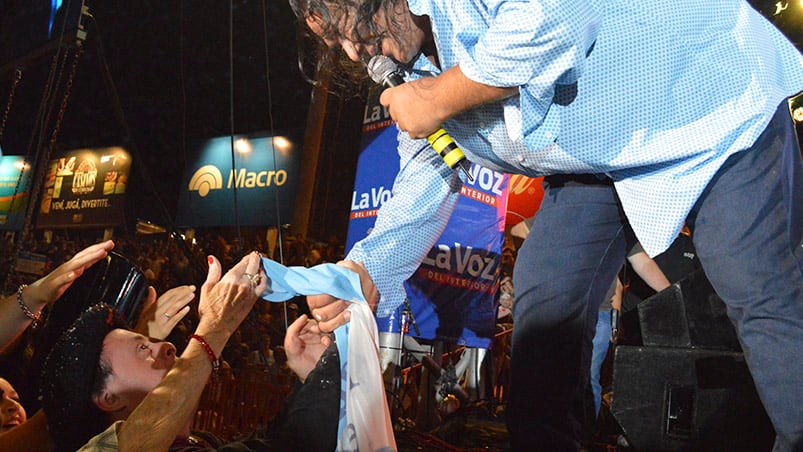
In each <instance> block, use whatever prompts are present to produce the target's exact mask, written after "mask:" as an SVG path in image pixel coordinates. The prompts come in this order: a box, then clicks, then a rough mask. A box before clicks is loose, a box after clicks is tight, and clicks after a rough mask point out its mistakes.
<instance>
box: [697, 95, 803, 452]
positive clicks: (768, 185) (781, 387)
mask: <svg viewBox="0 0 803 452" xmlns="http://www.w3.org/2000/svg"><path fill="white" fill-rule="evenodd" d="M689 226H690V227H691V228H692V231H693V234H692V238H693V241H694V245H695V247H697V252H698V256H699V258H700V262H701V263H702V265H703V268H704V269H705V273H706V275H707V276H708V279H709V280H710V281H711V284H712V286H713V287H714V289H715V290H716V292H717V294H718V295H719V296H720V297H722V299H723V300H724V301H725V303H726V304H727V306H728V317H729V318H730V319H731V321H732V322H733V324H734V325H735V327H736V332H737V333H738V336H739V341H740V343H741V345H742V350H743V351H744V357H745V361H746V362H747V366H748V368H749V369H750V374H751V375H752V376H753V380H754V381H755V384H756V390H757V391H758V395H759V398H760V399H761V402H762V403H763V405H764V408H765V409H766V410H767V414H768V415H769V417H770V420H771V421H772V424H773V427H775V431H776V433H777V437H776V441H775V448H774V449H773V450H774V451H776V452H780V451H792V450H795V451H800V450H803V351H802V350H803V165H802V164H801V155H800V147H799V145H798V143H797V137H796V135H795V130H794V124H793V123H792V121H791V119H790V118H789V111H788V107H787V106H786V103H785V102H784V103H783V104H782V105H781V106H780V107H779V108H778V111H777V113H776V116H775V118H774V119H773V121H772V122H771V123H770V125H769V126H768V127H767V129H766V130H765V131H764V133H763V134H762V135H761V137H760V138H759V139H758V141H757V142H756V143H755V144H754V145H753V147H752V148H751V150H749V151H747V152H740V153H738V154H735V155H733V156H731V157H730V158H729V159H728V161H726V162H725V165H724V166H723V167H722V168H721V169H720V170H719V172H717V174H716V176H715V177H714V179H713V180H712V181H711V182H710V183H709V184H708V186H707V187H706V189H705V191H704V192H703V194H702V195H701V197H700V199H699V200H698V201H697V204H696V205H695V206H694V208H693V209H692V212H691V214H690V216H689Z"/></svg>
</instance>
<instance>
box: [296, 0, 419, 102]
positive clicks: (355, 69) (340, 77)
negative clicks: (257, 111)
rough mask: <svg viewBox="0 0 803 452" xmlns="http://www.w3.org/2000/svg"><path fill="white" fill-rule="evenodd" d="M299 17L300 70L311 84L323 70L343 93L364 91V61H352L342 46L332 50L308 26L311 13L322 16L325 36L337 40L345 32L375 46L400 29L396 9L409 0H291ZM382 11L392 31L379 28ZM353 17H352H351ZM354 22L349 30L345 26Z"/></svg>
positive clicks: (358, 41) (334, 86) (352, 38)
mask: <svg viewBox="0 0 803 452" xmlns="http://www.w3.org/2000/svg"><path fill="white" fill-rule="evenodd" d="M288 1H289V3H290V7H291V8H292V9H293V12H294V13H295V15H296V18H297V19H298V22H299V23H298V33H297V42H298V46H299V49H298V58H299V69H300V70H301V72H302V74H304V77H305V78H306V79H307V80H308V81H310V82H311V83H316V80H317V78H319V77H320V76H321V74H322V73H323V71H329V73H331V76H332V78H331V80H330V82H329V83H330V86H331V87H332V88H334V89H333V90H335V91H339V92H340V94H342V93H343V91H344V89H345V90H349V88H350V90H351V91H358V92H362V90H363V88H365V87H366V86H368V84H369V83H370V79H369V78H368V76H367V73H366V71H365V66H364V63H367V61H363V62H354V61H351V60H349V59H348V58H347V57H346V56H345V55H344V53H343V52H342V51H341V50H340V49H339V48H335V49H330V48H329V47H328V46H327V45H326V44H325V43H324V41H323V39H322V38H321V37H320V36H317V35H315V34H314V33H312V32H311V31H310V29H309V28H308V27H307V23H306V19H307V18H308V17H310V16H316V17H318V18H320V23H321V25H322V27H323V33H324V35H325V37H326V38H329V39H333V40H338V39H339V38H341V37H343V34H344V33H345V34H346V35H347V36H348V39H349V40H351V41H353V42H355V43H358V44H363V45H366V46H367V45H376V44H378V43H379V42H381V38H382V37H383V36H385V35H386V34H388V33H391V34H392V33H393V32H394V31H396V30H400V29H401V25H400V24H399V23H397V22H396V20H395V14H393V9H394V8H395V7H397V6H398V5H401V4H402V2H404V1H406V0H288ZM379 11H384V12H385V16H386V17H388V18H391V19H390V20H391V22H390V24H389V25H390V26H389V28H390V30H380V29H379V28H378V27H377V24H376V22H375V20H374V18H375V16H376V14H377V13H378V12H379ZM352 19H353V20H352ZM349 22H351V27H350V29H349V30H344V28H345V27H344V25H343V24H346V23H349Z"/></svg>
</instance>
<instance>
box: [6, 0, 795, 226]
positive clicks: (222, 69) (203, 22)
mask: <svg viewBox="0 0 803 452" xmlns="http://www.w3.org/2000/svg"><path fill="white" fill-rule="evenodd" d="M712 1H717V0H712ZM751 3H753V4H754V5H755V6H756V7H757V8H758V9H759V10H760V11H761V12H762V13H763V14H764V15H765V16H767V17H770V18H771V20H772V21H773V22H774V23H775V24H776V25H777V26H778V27H779V28H781V30H782V31H784V32H785V33H786V34H787V36H789V37H790V39H792V40H793V41H795V42H796V43H797V44H798V46H799V47H800V46H801V42H803V5H800V4H799V2H795V1H789V2H786V1H782V2H775V1H770V0H753V1H752V2H751ZM87 4H88V5H89V9H90V12H91V15H92V16H93V17H94V20H87V21H86V22H85V27H86V30H87V33H88V38H87V40H86V42H85V44H84V49H85V51H84V55H83V57H82V58H81V59H80V61H79V62H78V66H77V71H76V76H75V81H74V84H73V88H72V96H71V97H70V99H69V103H68V106H67V110H66V112H65V115H64V119H63V123H62V126H61V128H60V130H59V134H58V140H57V144H56V150H55V152H59V151H61V150H69V149H75V148H83V147H102V146H117V145H122V146H125V147H126V148H128V149H129V151H130V152H132V154H134V155H133V156H134V159H135V160H136V159H139V161H140V162H141V163H142V165H139V166H137V165H135V167H134V169H133V171H132V174H131V179H130V181H129V187H130V189H129V192H128V201H127V212H126V214H127V222H128V226H129V227H130V225H132V224H133V222H135V221H136V219H138V218H142V219H147V220H152V221H154V222H157V223H158V222H162V216H163V212H165V211H166V212H171V213H172V212H175V209H176V202H177V197H178V190H179V185H180V182H181V177H182V175H183V169H184V167H185V164H186V163H187V160H188V156H192V155H193V152H194V150H195V149H196V148H197V146H198V145H199V144H200V143H202V142H203V141H204V140H206V139H208V138H211V137H216V136H222V135H228V134H229V133H230V132H232V130H233V132H234V133H251V132H258V131H270V130H271V128H273V129H275V130H282V129H291V128H303V127H304V125H305V121H306V117H307V112H308V109H309V101H310V92H311V86H310V85H309V84H307V83H306V82H305V81H304V79H303V78H302V77H301V74H300V72H299V70H298V67H297V62H298V58H297V43H296V31H297V26H296V22H295V18H294V17H293V15H292V12H291V11H290V7H289V6H288V4H287V2H286V1H285V0H260V1H255V0H251V1H249V0H235V1H232V2H224V1H220V0H215V1H213V0H198V1H178V2H176V1H154V0H140V1H130V0H129V1H122V0H106V1H95V2H93V1H88V2H87ZM79 6H80V2H77V1H74V0H73V1H68V0H64V7H63V9H67V10H69V11H72V13H70V14H71V15H70V14H68V19H70V20H72V22H75V19H73V17H77V16H78V15H77V14H75V11H77V10H79V9H80V8H79ZM49 8H50V0H47V1H43V0H0V115H2V112H3V111H5V107H6V101H7V98H8V92H9V91H10V87H11V80H12V78H13V76H14V68H15V67H16V64H15V63H22V64H23V65H24V68H25V71H24V73H23V78H22V81H21V82H20V84H19V86H18V88H17V90H16V94H15V96H14V104H13V108H12V109H11V111H10V114H9V116H8V121H7V125H6V128H5V133H4V135H3V136H2V141H0V145H1V146H2V149H3V152H4V153H5V154H8V155H26V154H32V153H33V151H32V150H33V149H35V148H37V143H40V142H41V145H40V146H47V145H48V142H49V141H50V139H51V128H50V127H48V128H47V130H46V132H45V133H43V134H34V133H33V130H34V122H35V119H36V118H37V117H38V116H37V111H38V108H39V105H40V101H41V98H42V93H43V90H44V87H45V85H46V77H47V74H48V72H49V68H50V66H51V60H52V55H53V53H52V52H50V53H44V54H42V55H41V56H39V57H37V58H31V56H32V55H34V54H35V53H36V51H35V49H36V48H37V47H38V46H40V45H42V44H43V43H45V42H46V41H47V22H48V10H49ZM796 8H797V9H796ZM775 13H778V14H775ZM263 15H264V17H265V18H266V20H265V21H263ZM61 20H62V18H61V17H56V23H57V24H59V23H61ZM230 23H231V24H233V27H231V26H230ZM263 23H265V24H267V25H266V26H263ZM72 25H73V27H70V26H69V22H68V26H67V29H68V30H69V29H72V28H74V23H73V24H72ZM230 32H231V33H233V40H232V41H230ZM56 34H58V26H57V30H56ZM101 49H102V50H101ZM266 55H268V58H267V59H266ZM230 59H232V60H233V67H234V70H233V74H232V72H231V71H230V70H229V67H230V66H229V65H230ZM266 63H269V64H266ZM107 74H108V77H107ZM268 74H269V75H268ZM232 76H233V77H232ZM64 77H65V78H66V75H65V76H64ZM232 87H233V94H234V110H233V111H232V109H231V108H230V90H231V89H232ZM60 100H61V92H59V93H57V99H56V101H55V102H53V104H55V105H56V106H58V104H59V103H60ZM118 105H119V108H117V106H118ZM56 111H57V109H56ZM271 113H272V114H271ZM1 117H2V116H0V118H1ZM52 118H55V112H54V113H52ZM360 119H361V118H360V117H356V118H354V121H357V123H359V120H360ZM349 120H351V119H349ZM52 123H53V120H52V119H51V124H52ZM232 124H233V127H232ZM127 130H129V131H130V136H128V137H127V136H126V131H127ZM349 145H351V144H349ZM344 146H345V145H344ZM340 183H341V184H342V183H343V182H342V181H341V182H340ZM347 203H348V201H345V202H344V203H343V204H344V206H345V207H346V208H345V209H344V210H343V215H344V217H345V216H346V215H347V205H348V204H347ZM338 205H339V204H338ZM161 206H164V208H162V207H161Z"/></svg>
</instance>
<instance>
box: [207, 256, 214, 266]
mask: <svg viewBox="0 0 803 452" xmlns="http://www.w3.org/2000/svg"><path fill="white" fill-rule="evenodd" d="M206 260H207V261H209V265H212V264H214V263H215V259H214V258H213V257H212V256H207V257H206Z"/></svg>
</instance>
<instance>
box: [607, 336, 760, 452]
mask: <svg viewBox="0 0 803 452" xmlns="http://www.w3.org/2000/svg"><path fill="white" fill-rule="evenodd" d="M611 414H612V415H613V416H614V418H615V419H616V421H617V422H618V423H619V425H620V427H621V428H622V430H623V432H624V435H625V437H626V438H627V439H628V441H629V443H630V444H631V446H633V448H635V449H636V450H639V451H701V452H702V451H706V452H709V451H744V452H761V451H770V450H771V449H772V445H773V441H774V438H775V432H774V430H773V428H772V426H771V424H770V421H769V418H768V417H767V414H766V412H765V411H764V409H763V407H762V406H761V403H760V401H759V399H758V395H757V394H756V391H755V387H754V385H753V380H752V378H751V377H750V374H749V372H748V370H747V366H746V364H745V362H744V357H743V355H742V354H741V353H738V352H732V351H722V350H710V349H708V350H706V349H691V348H673V347H633V346H619V347H617V348H616V353H615V357H614V367H613V402H612V406H611Z"/></svg>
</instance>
